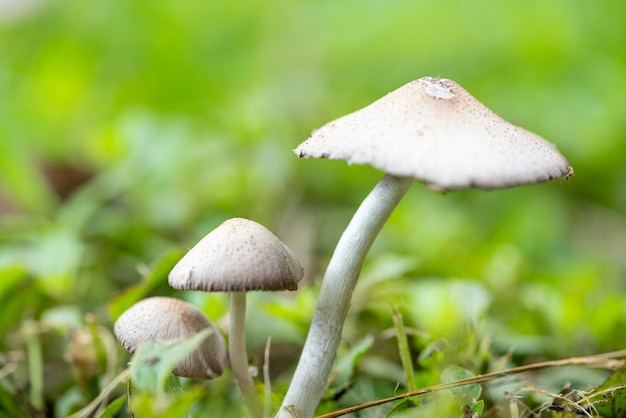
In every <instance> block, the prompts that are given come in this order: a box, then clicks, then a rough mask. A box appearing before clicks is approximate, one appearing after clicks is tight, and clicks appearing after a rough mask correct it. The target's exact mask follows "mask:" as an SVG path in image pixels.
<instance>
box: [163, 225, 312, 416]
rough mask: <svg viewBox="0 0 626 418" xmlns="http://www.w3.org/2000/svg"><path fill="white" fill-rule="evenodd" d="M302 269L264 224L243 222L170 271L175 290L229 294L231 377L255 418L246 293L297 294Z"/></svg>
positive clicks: (222, 228) (223, 229)
mask: <svg viewBox="0 0 626 418" xmlns="http://www.w3.org/2000/svg"><path fill="white" fill-rule="evenodd" d="M302 276H303V271H302V266H301V265H300V263H299V262H298V260H297V259H296V257H295V255H294V254H293V253H292V252H291V250H290V249H289V248H287V246H286V245H285V244H283V243H282V242H281V241H280V240H279V239H278V238H277V237H276V236H275V235H274V234H272V233H271V232H270V231H269V230H267V229H266V228H265V227H263V226H262V225H260V224H258V223H256V222H254V221H251V220H248V219H243V218H234V219H230V220H227V221H225V222H224V223H222V224H221V225H219V226H218V227H217V228H216V229H214V230H213V231H211V232H210V233H209V234H208V235H207V236H205V237H204V238H203V239H202V240H200V242H198V243H197V244H196V245H195V246H194V247H193V248H192V249H191V250H189V252H188V253H187V254H186V255H185V256H184V257H183V258H182V259H181V260H180V261H179V262H178V264H176V266H174V268H173V269H172V271H171V272H170V274H169V284H170V286H172V287H174V288H176V289H183V290H200V291H205V292H231V306H230V326H229V354H230V364H231V367H232V370H233V377H234V378H235V382H236V383H237V386H238V387H239V390H240V391H241V394H242V396H243V399H244V402H245V403H246V407H247V408H248V410H249V411H250V414H251V415H252V416H253V417H260V416H261V415H262V410H261V404H260V401H259V398H258V397H257V395H256V392H255V390H254V385H253V382H252V378H251V376H250V372H249V369H248V356H247V353H246V340H245V326H244V324H245V316H246V293H245V292H248V291H252V290H275V291H277V290H296V289H297V288H298V282H299V281H300V279H301V278H302Z"/></svg>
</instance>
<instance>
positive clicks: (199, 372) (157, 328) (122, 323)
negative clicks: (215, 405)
mask: <svg viewBox="0 0 626 418" xmlns="http://www.w3.org/2000/svg"><path fill="white" fill-rule="evenodd" d="M206 328H210V329H211V330H212V331H213V332H212V333H211V334H209V336H208V337H207V338H206V339H205V340H204V341H203V342H202V344H200V346H199V347H198V348H197V349H196V350H195V351H194V352H193V353H191V354H190V355H189V356H187V358H186V359H185V360H183V361H182V362H181V363H179V364H178V365H177V366H176V368H175V369H174V370H173V373H174V374H175V375H176V376H183V377H190V378H193V379H203V380H207V379H215V378H216V377H219V376H221V374H222V372H223V370H224V365H225V364H226V360H227V356H226V343H225V342H224V337H222V335H221V334H220V333H219V331H218V330H217V327H216V326H215V324H213V323H212V322H211V321H210V320H209V319H208V318H207V317H206V316H205V315H204V314H203V313H202V312H201V311H200V310H198V309H197V308H196V307H195V306H193V305H191V304H190V303H187V302H185V301H182V300H179V299H174V298H168V297H152V298H148V299H144V300H141V301H139V302H137V303H136V304H134V305H133V306H131V307H130V308H129V309H127V310H126V311H125V312H124V313H123V314H122V315H120V317H119V318H118V319H117V321H115V325H114V332H115V336H116V337H117V339H118V340H119V341H120V342H121V343H122V345H123V346H124V348H126V350H127V351H129V352H130V353H134V352H135V350H136V349H137V347H138V346H139V344H141V343H142V342H144V341H155V340H165V341H171V340H177V339H182V338H185V337H189V336H191V335H194V334H197V333H198V332H200V331H202V330H204V329H206Z"/></svg>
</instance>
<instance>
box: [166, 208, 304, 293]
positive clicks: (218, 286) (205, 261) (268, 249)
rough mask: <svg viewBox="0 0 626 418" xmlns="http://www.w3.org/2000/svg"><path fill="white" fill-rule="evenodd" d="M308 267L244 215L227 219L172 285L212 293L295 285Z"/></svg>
mask: <svg viewBox="0 0 626 418" xmlns="http://www.w3.org/2000/svg"><path fill="white" fill-rule="evenodd" d="M302 276H303V271H302V266H301V265H300V263H299V262H298V260H297V259H296V257H295V256H294V254H293V253H292V252H291V250H290V249H289V248H287V246H286V245H285V244H283V242H282V241H280V240H279V239H278V238H277V237H276V236H275V235H274V234H273V233H271V232H270V231H269V230H267V229H266V228H265V227H264V226H262V225H260V224H258V223H256V222H254V221H251V220H248V219H244V218H233V219H229V220H227V221H225V222H224V223H222V224H221V225H220V226H218V227H217V228H216V229H214V230H213V231H211V232H210V233H209V234H208V235H207V236H205V237H204V238H203V239H202V240H200V242H198V243H197V244H196V245H195V246H194V247H193V248H192V249H191V250H189V252H188V253H187V254H186V255H185V256H184V257H183V258H182V259H181V260H180V261H179V262H178V264H176V266H174V268H173V269H172V271H171V272H170V274H169V284H170V286H172V287H174V288H176V289H185V290H203V291H206V292H246V291H250V290H295V289H297V288H298V282H299V281H300V279H301V278H302Z"/></svg>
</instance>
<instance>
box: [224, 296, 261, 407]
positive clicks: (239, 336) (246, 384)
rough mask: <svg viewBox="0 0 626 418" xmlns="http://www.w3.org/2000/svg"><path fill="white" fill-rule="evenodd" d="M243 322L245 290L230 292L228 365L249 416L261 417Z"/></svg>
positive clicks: (244, 319) (244, 320)
mask: <svg viewBox="0 0 626 418" xmlns="http://www.w3.org/2000/svg"><path fill="white" fill-rule="evenodd" d="M245 322H246V294H245V292H232V293H231V294H230V326H229V329H228V340H229V341H228V346H229V355H230V365H231V368H232V370H233V377H234V378H235V383H236V384H237V387H238V388H239V391H240V392H241V396H242V397H243V401H244V403H245V404H246V408H247V409H248V412H249V413H250V416H251V417H253V418H261V417H262V416H263V412H262V411H263V409H262V407H261V402H260V401H259V398H258V397H257V394H256V391H255V389H254V383H253V382H252V377H251V376H250V370H249V369H248V354H247V352H246V334H245Z"/></svg>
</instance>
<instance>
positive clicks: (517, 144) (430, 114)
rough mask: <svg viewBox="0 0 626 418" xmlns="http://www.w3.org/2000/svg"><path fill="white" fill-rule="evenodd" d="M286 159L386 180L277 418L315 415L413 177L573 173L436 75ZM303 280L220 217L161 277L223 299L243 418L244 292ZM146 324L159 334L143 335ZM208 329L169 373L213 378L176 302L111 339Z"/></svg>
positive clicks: (127, 322)
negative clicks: (375, 252)
mask: <svg viewBox="0 0 626 418" xmlns="http://www.w3.org/2000/svg"><path fill="white" fill-rule="evenodd" d="M295 153H296V154H297V155H298V156H299V157H312V158H330V159H339V160H344V161H346V162H347V163H349V164H369V165H371V166H373V167H376V168H378V169H380V170H382V171H384V172H385V174H384V176H383V177H382V179H381V180H380V181H379V183H378V184H377V185H376V186H375V187H374V189H373V190H372V191H371V192H370V194H369V195H368V196H367V197H366V198H365V200H364V201H363V202H362V203H361V205H360V206H359V208H358V209H357V211H356V212H355V214H354V216H353V218H352V220H351V221H350V223H349V224H348V226H347V227H346V230H345V231H344V232H343V234H342V236H341V238H340V239H339V242H338V243H337V246H336V248H335V251H334V253H333V255H332V258H331V260H330V262H329V264H328V267H327V270H326V272H325V275H324V279H323V282H322V287H321V290H320V294H319V298H318V304H317V308H316V310H315V315H314V317H313V321H312V323H311V327H310V329H309V333H308V335H307V339H306V342H305V345H304V347H303V351H302V354H301V357H300V361H299V362H298V365H297V368H296V371H295V373H294V376H293V379H292V381H291V384H290V386H289V389H288V391H287V394H286V396H285V398H284V400H283V403H282V405H281V408H280V410H279V411H278V414H277V417H281V418H292V417H294V416H297V417H300V418H310V417H312V416H313V414H314V412H315V409H316V407H317V405H318V403H319V401H320V399H321V397H322V395H323V392H324V389H325V387H326V384H327V381H328V377H329V375H330V371H331V367H332V364H333V361H334V359H335V356H336V353H337V348H338V346H339V341H340V338H341V333H342V328H343V322H344V320H345V318H346V315H347V313H348V309H349V306H350V298H351V296H352V292H353V290H354V288H355V286H356V283H357V279H358V276H359V273H360V270H361V267H362V264H363V261H364V259H365V257H366V255H367V252H368V251H369V248H370V247H371V245H372V243H373V242H374V240H375V238H376V236H377V234H378V232H379V231H380V230H381V228H382V227H383V225H384V224H385V222H386V220H387V219H388V217H389V216H390V215H391V213H392V212H393V210H394V208H395V207H396V205H397V204H398V203H399V202H400V200H401V199H402V197H403V196H404V194H405V193H406V192H407V190H408V189H409V187H410V186H411V184H412V183H413V182H414V181H415V180H418V181H422V182H424V183H425V184H426V185H427V186H428V188H430V189H434V190H439V191H442V190H453V189H461V188H479V189H498V188H506V187H513V186H518V185H524V184H531V183H538V182H543V181H547V180H550V179H554V178H559V177H560V178H565V179H567V178H569V177H570V176H571V175H573V170H572V168H571V167H570V166H569V164H568V162H567V160H566V159H565V158H564V157H563V156H562V155H561V154H560V153H559V152H558V151H557V149H556V148H555V147H554V146H553V145H552V144H550V143H548V142H547V141H545V140H544V139H542V138H541V137H539V136H537V135H536V134H533V133H531V132H528V131H526V130H524V129H522V128H520V127H517V126H514V125H512V124H510V123H509V122H506V121H505V120H504V119H502V118H501V117H499V116H497V115H496V114H495V113H493V112H492V111H491V110H489V109H488V108H487V107H485V106H484V105H483V104H481V103H480V102H479V101H478V100H477V99H475V98H474V97H473V96H472V95H471V94H470V93H468V92H467V91H466V90H465V89H463V88H462V87H461V86H459V85H458V84H457V83H455V82H454V81H452V80H447V79H441V78H434V77H425V78H421V79H419V80H415V81H412V82H410V83H408V84H406V85H404V86H402V87H400V88H399V89H397V90H395V91H393V92H391V93H389V94H387V95H386V96H384V97H382V98H381V99H379V100H377V101H375V102H374V103H372V104H371V105H369V106H367V107H364V108H362V109H360V110H357V111H356V112H353V113H351V114H348V115H346V116H343V117H341V118H339V119H337V120H335V121H332V122H330V123H328V124H326V125H324V126H323V127H321V128H320V129H318V130H316V131H314V132H313V133H312V135H311V136H310V137H309V138H308V139H307V140H306V141H304V142H303V143H302V144H301V145H300V146H298V148H297V149H296V150H295ZM302 276H303V270H302V266H301V265H300V263H299V262H298V260H297V258H296V257H295V255H294V254H293V253H292V252H291V250H289V248H287V246H286V245H285V244H283V243H282V242H281V241H280V240H279V239H278V238H277V237H276V236H275V235H274V234H272V233H271V232H270V231H269V230H267V229H266V228H264V227H263V226H261V225H259V224H258V223H256V222H253V221H250V220H247V219H243V218H234V219H230V220H228V221H226V222H224V223H223V224H221V225H220V226H218V227H217V228H216V229H214V230H213V231H212V232H210V233H209V234H208V235H206V236H205V237H204V238H203V239H202V240H200V242H198V243H197V244H196V245H195V246H194V247H193V248H192V249H191V250H189V252H188V253H187V254H186V255H185V256H184V257H183V258H182V259H181V260H180V261H179V262H178V264H177V265H176V266H175V267H174V268H173V270H172V271H171V273H170V274H169V284H170V285H171V286H172V287H174V288H176V289H182V290H196V291H205V292H229V293H230V298H231V306H230V313H229V318H230V322H229V323H230V325H229V343H228V355H229V357H230V364H231V368H232V371H233V377H234V379H235V382H236V383H237V386H238V387H239V390H240V392H241V394H242V397H243V400H244V402H245V405H246V408H247V409H248V411H249V414H250V416H252V417H253V418H260V417H261V416H262V407H261V402H260V400H259V398H258V396H257V394H256V391H255V389H254V384H253V381H252V377H251V375H250V372H249V368H248V357H247V353H246V340H245V326H244V324H245V315H246V292H248V291H256V290H274V291H277V290H295V289H297V287H298V282H299V281H300V279H301V278H302ZM155 323H160V324H161V327H160V328H159V329H155V328H153V327H152V325H154V324H155ZM163 324H165V325H163ZM207 327H211V328H212V329H214V331H215V332H214V333H212V334H211V335H210V337H209V338H208V339H207V340H206V341H205V342H204V343H203V344H202V345H201V346H200V347H199V348H198V349H197V350H196V351H195V352H194V353H192V354H191V355H190V356H189V357H188V358H187V359H185V361H183V362H182V363H181V364H179V365H178V366H177V367H176V369H175V370H174V372H175V373H177V374H179V375H181V376H188V377H193V378H213V377H217V376H219V375H220V374H221V372H222V368H223V367H224V363H225V361H226V348H225V346H224V339H223V337H222V336H221V335H220V334H219V332H218V331H217V329H216V328H215V326H214V325H213V324H212V323H210V321H209V320H208V319H207V318H206V317H205V316H204V315H203V314H202V313H201V312H200V311H198V310H197V309H196V308H194V307H193V306H191V305H189V304H188V303H186V302H182V301H178V300H176V299H171V298H150V299H147V300H144V301H141V302H138V303H137V304H136V305H134V306H133V307H131V308H130V309H129V310H128V311H127V312H125V313H124V314H122V316H120V318H119V319H118V321H117V322H116V324H115V333H116V335H117V337H118V338H119V339H120V341H121V342H122V344H123V345H124V346H125V347H126V348H127V349H128V350H129V351H131V352H132V351H134V349H135V348H136V347H137V345H138V344H139V343H141V342H142V341H146V340H152V339H177V338H182V337H184V336H188V335H190V334H193V333H194V332H198V331H199V330H201V329H205V328H207Z"/></svg>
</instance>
